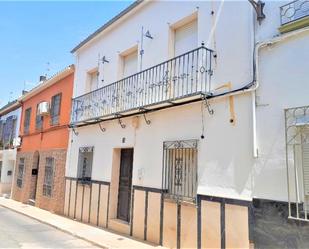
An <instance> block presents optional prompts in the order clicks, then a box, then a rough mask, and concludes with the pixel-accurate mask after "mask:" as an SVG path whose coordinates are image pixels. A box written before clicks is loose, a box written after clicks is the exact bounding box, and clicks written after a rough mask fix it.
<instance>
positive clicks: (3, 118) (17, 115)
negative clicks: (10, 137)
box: [0, 107, 21, 137]
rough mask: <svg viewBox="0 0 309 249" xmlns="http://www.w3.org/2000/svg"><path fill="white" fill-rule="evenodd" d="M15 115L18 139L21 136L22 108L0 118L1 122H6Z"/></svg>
mask: <svg viewBox="0 0 309 249" xmlns="http://www.w3.org/2000/svg"><path fill="white" fill-rule="evenodd" d="M13 115H15V116H16V117H17V122H16V130H15V134H16V137H18V135H19V126H20V118H21V107H19V108H17V109H15V110H13V111H11V112H9V113H7V114H5V115H3V116H1V117H0V120H3V121H5V120H6V119H7V118H8V117H10V116H13Z"/></svg>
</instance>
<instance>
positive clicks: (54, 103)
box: [50, 93, 61, 125]
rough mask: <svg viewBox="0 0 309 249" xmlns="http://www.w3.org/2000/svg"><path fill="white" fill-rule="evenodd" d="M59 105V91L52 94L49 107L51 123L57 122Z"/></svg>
mask: <svg viewBox="0 0 309 249" xmlns="http://www.w3.org/2000/svg"><path fill="white" fill-rule="evenodd" d="M60 105H61V93H59V94H57V95H55V96H53V97H52V100H51V109H50V124H51V125H57V124H59V115H60Z"/></svg>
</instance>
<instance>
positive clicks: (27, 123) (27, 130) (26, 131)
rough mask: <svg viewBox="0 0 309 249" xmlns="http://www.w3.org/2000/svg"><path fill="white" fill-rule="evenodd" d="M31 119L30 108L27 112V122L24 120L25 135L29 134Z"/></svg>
mask: <svg viewBox="0 0 309 249" xmlns="http://www.w3.org/2000/svg"><path fill="white" fill-rule="evenodd" d="M30 118H31V108H28V109H27V110H26V111H25V120H24V133H25V134H28V133H29V127H30Z"/></svg>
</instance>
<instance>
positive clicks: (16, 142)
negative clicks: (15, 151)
mask: <svg viewBox="0 0 309 249" xmlns="http://www.w3.org/2000/svg"><path fill="white" fill-rule="evenodd" d="M20 146H21V137H15V138H14V139H13V147H14V148H18V147H20Z"/></svg>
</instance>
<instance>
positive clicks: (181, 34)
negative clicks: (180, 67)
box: [175, 20, 198, 56]
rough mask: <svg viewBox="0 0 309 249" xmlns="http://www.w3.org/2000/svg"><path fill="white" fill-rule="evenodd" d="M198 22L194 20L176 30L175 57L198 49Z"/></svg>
mask: <svg viewBox="0 0 309 249" xmlns="http://www.w3.org/2000/svg"><path fill="white" fill-rule="evenodd" d="M197 46H198V40H197V21H196V20H194V21H192V22H190V23H188V24H186V25H184V26H182V27H180V28H178V29H176V30H175V56H178V55H181V54H184V53H186V52H188V51H190V50H192V49H195V48H197Z"/></svg>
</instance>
